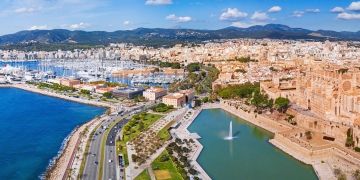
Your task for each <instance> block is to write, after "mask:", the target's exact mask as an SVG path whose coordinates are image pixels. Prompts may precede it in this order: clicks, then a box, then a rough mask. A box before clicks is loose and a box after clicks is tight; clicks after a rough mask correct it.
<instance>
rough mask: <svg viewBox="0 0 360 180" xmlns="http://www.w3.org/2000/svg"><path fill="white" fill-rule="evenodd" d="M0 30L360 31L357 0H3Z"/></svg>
mask: <svg viewBox="0 0 360 180" xmlns="http://www.w3.org/2000/svg"><path fill="white" fill-rule="evenodd" d="M0 22H1V23H2V25H1V28H0V34H8V33H14V32H17V31H20V30H30V29H56V28H62V29H70V30H104V31H115V30H125V29H134V28H138V27H149V28H155V27H159V28H180V27H181V28H195V29H220V28H224V27H228V26H238V27H248V26H251V25H262V24H268V23H277V24H285V25H288V26H291V27H301V28H308V29H313V30H318V29H327V30H337V31H342V30H347V31H359V30H360V1H348V0H1V1H0Z"/></svg>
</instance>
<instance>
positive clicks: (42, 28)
mask: <svg viewBox="0 0 360 180" xmlns="http://www.w3.org/2000/svg"><path fill="white" fill-rule="evenodd" d="M44 29H49V27H48V26H47V25H41V26H31V27H30V28H29V29H28V30H44Z"/></svg>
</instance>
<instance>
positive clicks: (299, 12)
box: [292, 11, 305, 17]
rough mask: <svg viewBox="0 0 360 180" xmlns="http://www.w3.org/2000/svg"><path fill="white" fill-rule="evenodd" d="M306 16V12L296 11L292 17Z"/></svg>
mask: <svg viewBox="0 0 360 180" xmlns="http://www.w3.org/2000/svg"><path fill="white" fill-rule="evenodd" d="M304 14H305V12H304V11H294V12H293V14H292V16H294V17H302V16H303V15H304Z"/></svg>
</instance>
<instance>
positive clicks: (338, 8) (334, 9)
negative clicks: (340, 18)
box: [330, 6, 345, 13]
mask: <svg viewBox="0 0 360 180" xmlns="http://www.w3.org/2000/svg"><path fill="white" fill-rule="evenodd" d="M344 11H345V10H344V8H342V7H339V6H337V7H334V8H332V9H331V10H330V12H332V13H342V12H344Z"/></svg>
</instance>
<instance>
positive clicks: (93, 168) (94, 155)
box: [82, 104, 153, 180]
mask: <svg viewBox="0 0 360 180" xmlns="http://www.w3.org/2000/svg"><path fill="white" fill-rule="evenodd" d="M152 105H153V104H149V105H147V106H139V107H136V108H131V109H128V110H127V111H126V112H124V113H123V114H122V115H121V114H120V115H110V116H109V117H108V119H106V120H104V121H103V122H102V123H101V125H100V126H99V127H98V128H97V129H96V130H95V133H94V136H93V138H92V140H91V143H90V148H89V151H88V155H87V157H86V163H85V169H84V172H83V174H82V179H85V180H98V179H103V180H115V179H123V178H121V177H120V174H119V173H118V172H119V166H118V164H119V162H118V160H117V154H116V146H115V141H116V135H117V133H118V132H120V131H121V129H122V128H123V126H124V125H125V124H126V123H128V122H129V120H130V119H131V115H133V114H135V113H138V112H140V111H143V110H146V109H148V108H150V107H151V106H152ZM116 121H118V122H117V123H116V125H115V126H113V127H112V128H111V129H108V128H109V126H110V125H111V124H112V123H113V122H116ZM105 131H109V133H108V136H107V139H104V138H105V137H104V133H105ZM103 140H105V141H106V143H105V151H104V152H105V153H104V164H100V159H101V144H102V141H103ZM100 166H102V167H103V168H102V169H103V173H102V174H100V172H99V169H100ZM117 171H118V172H117Z"/></svg>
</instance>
